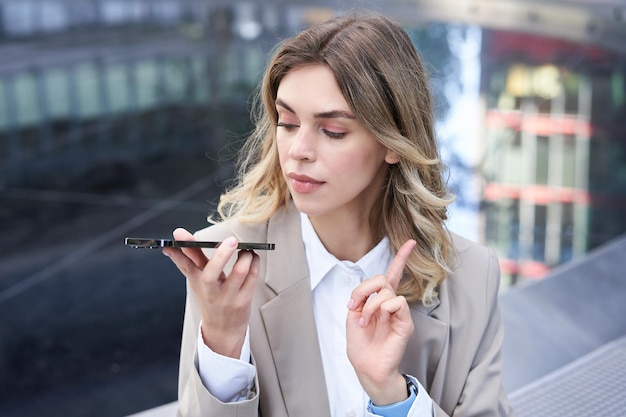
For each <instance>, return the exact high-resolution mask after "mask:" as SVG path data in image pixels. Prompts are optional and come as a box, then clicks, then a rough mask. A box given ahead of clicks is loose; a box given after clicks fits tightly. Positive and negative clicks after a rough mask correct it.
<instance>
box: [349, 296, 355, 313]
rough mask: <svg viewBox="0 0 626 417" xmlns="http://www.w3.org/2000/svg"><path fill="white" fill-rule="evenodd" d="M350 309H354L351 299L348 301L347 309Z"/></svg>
mask: <svg viewBox="0 0 626 417" xmlns="http://www.w3.org/2000/svg"><path fill="white" fill-rule="evenodd" d="M352 307H354V300H353V299H352V298H351V299H350V301H348V308H349V309H350V310H352Z"/></svg>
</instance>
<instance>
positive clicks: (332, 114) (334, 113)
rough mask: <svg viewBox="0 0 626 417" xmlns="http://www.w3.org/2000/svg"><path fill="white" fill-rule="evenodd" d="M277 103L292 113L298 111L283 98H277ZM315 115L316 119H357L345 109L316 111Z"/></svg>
mask: <svg viewBox="0 0 626 417" xmlns="http://www.w3.org/2000/svg"><path fill="white" fill-rule="evenodd" d="M276 105H277V106H280V107H283V108H284V109H285V110H287V111H288V112H290V113H294V114H295V113H296V112H295V111H294V110H293V109H292V108H291V107H290V106H289V105H288V104H287V103H285V102H284V101H283V100H281V99H279V98H278V99H276ZM313 117H315V118H316V119H338V118H344V119H351V120H356V116H354V115H353V114H352V113H350V112H347V111H344V110H330V111H325V112H321V113H315V114H314V115H313Z"/></svg>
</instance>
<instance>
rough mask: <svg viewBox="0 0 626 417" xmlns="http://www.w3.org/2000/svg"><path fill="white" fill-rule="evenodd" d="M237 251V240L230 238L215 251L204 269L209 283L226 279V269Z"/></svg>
mask: <svg viewBox="0 0 626 417" xmlns="http://www.w3.org/2000/svg"><path fill="white" fill-rule="evenodd" d="M236 251H237V239H235V238H234V237H232V236H231V237H229V238H227V239H225V240H224V242H223V243H222V244H221V245H220V246H219V247H218V248H217V249H215V252H214V253H213V256H212V257H211V260H210V261H209V262H208V263H207V264H206V267H205V268H204V277H205V278H206V279H208V280H209V281H211V282H212V281H215V280H218V279H220V278H224V268H225V267H226V264H227V263H228V261H229V260H230V259H231V258H232V256H233V254H234V253H235V252H236Z"/></svg>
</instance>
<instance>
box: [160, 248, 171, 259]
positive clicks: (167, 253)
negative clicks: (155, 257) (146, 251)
mask: <svg viewBox="0 0 626 417" xmlns="http://www.w3.org/2000/svg"><path fill="white" fill-rule="evenodd" d="M161 253H162V254H163V255H165V256H167V257H168V258H169V257H170V255H171V254H170V251H168V250H162V251H161Z"/></svg>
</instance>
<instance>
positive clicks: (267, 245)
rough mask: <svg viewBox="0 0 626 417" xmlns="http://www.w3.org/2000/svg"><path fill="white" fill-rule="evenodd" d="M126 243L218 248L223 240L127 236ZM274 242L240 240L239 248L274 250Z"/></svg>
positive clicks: (160, 246)
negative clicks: (206, 240) (209, 240)
mask: <svg viewBox="0 0 626 417" xmlns="http://www.w3.org/2000/svg"><path fill="white" fill-rule="evenodd" d="M124 244H125V245H127V246H131V247H133V248H147V249H160V248H167V247H174V248H217V247H218V246H219V245H221V244H222V242H205V241H197V240H172V239H148V238H138V237H127V238H126V239H124ZM275 246H276V245H275V244H274V243H251V242H239V244H238V245H237V249H246V250H274V247H275Z"/></svg>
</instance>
